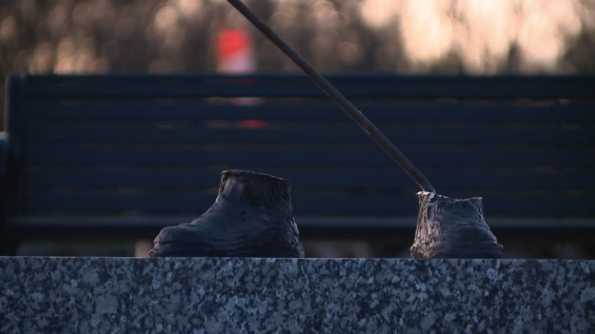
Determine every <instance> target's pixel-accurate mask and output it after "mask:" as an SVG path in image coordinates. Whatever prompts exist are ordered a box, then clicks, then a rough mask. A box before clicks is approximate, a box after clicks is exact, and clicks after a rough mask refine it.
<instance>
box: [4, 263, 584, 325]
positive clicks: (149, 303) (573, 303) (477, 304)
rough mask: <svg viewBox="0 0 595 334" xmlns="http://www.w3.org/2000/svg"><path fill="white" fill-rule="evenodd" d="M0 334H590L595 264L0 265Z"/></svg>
mask: <svg viewBox="0 0 595 334" xmlns="http://www.w3.org/2000/svg"><path fill="white" fill-rule="evenodd" d="M0 282H1V283H0V284H1V287H0V333H36V332H39V333H53V332H75V333H93V332H99V333H221V332H228V333H237V332H250V333H317V332H320V333H350V332H353V333H362V332H368V333H395V332H398V333H401V332H404V333H428V332H431V331H432V330H434V331H436V332H469V333H477V332H493V333H521V332H572V333H589V332H590V333H593V332H595V261H554V260H433V261H426V262H420V261H415V260H405V259H361V260H357V259H356V260H340V259H302V260H296V259H250V258H246V259H238V258H231V259H230V258H193V259H190V258H160V259H134V258H44V257H4V258H2V257H0Z"/></svg>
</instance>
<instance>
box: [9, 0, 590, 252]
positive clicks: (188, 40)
mask: <svg viewBox="0 0 595 334" xmlns="http://www.w3.org/2000/svg"><path fill="white" fill-rule="evenodd" d="M245 2H246V3H247V4H248V5H249V7H251V8H252V9H253V10H254V11H255V13H256V14H257V15H258V16H259V17H260V18H263V19H264V20H265V21H266V22H268V23H269V24H270V25H271V26H273V27H274V29H275V30H276V31H278V32H279V33H280V34H281V35H282V36H283V37H284V38H285V39H286V40H287V41H288V42H289V43H290V44H291V45H292V46H294V47H295V48H296V49H297V50H298V51H299V52H300V53H301V54H302V55H303V56H305V58H307V59H308V60H309V61H310V62H311V63H312V64H313V65H314V66H315V67H316V68H317V69H319V70H321V71H323V72H325V73H380V72H384V73H402V74H466V75H502V74H527V75H532V74H544V73H545V74H573V75H585V74H595V0H564V1H557V0H555V1H550V0H541V1H540V0H467V1H465V0H250V1H249V0H246V1H245ZM15 72H26V73H35V74H41V73H57V74H67V73H68V74H73V73H77V74H86V73H94V74H105V73H110V74H116V73H174V74H175V73H195V74H197V73H213V72H226V73H246V72H260V73H262V72H265V73H278V72H297V69H296V68H295V67H294V66H293V65H292V64H291V62H290V61H289V60H288V59H287V58H286V57H285V56H283V55H282V54H281V53H280V52H279V51H277V50H276V49H275V48H274V47H273V45H272V44H270V43H269V42H267V41H266V40H264V38H263V37H261V36H260V35H259V34H258V33H256V32H255V31H254V30H253V29H251V28H250V27H249V26H248V24H247V22H246V21H245V20H244V19H243V18H242V17H240V16H239V14H237V13H236V12H235V11H234V10H233V9H232V8H231V7H230V6H229V5H228V4H227V3H226V2H225V1H223V0H219V1H217V0H171V1H162V0H136V1H120V0H77V1H74V0H56V1H36V0H19V1H7V0H3V1H0V75H1V76H2V77H3V78H5V77H6V76H7V75H8V74H9V73H15ZM3 84H4V83H2V85H3ZM0 92H1V93H0V100H1V101H0V102H2V103H0V105H2V106H3V105H4V103H3V100H4V95H3V94H4V87H0ZM1 112H3V110H2V111H1ZM0 122H2V123H0V130H2V129H3V127H4V123H3V122H4V117H3V115H2V117H0ZM308 242H309V244H307V247H308V248H309V249H310V250H311V253H310V255H312V256H376V255H383V254H379V253H378V252H376V250H375V249H377V247H375V246H374V245H370V244H368V243H366V242H363V241H357V242H356V241H348V242H346V241H308ZM149 245H150V243H148V242H136V243H134V242H128V243H118V244H110V246H109V247H105V244H103V243H100V242H99V241H98V243H97V244H93V243H91V244H90V243H84V244H80V245H76V244H68V245H64V244H55V243H36V244H30V245H25V246H24V247H23V248H22V250H21V253H22V254H62V255H65V254H74V255H77V254H95V255H133V254H135V252H136V253H137V254H142V253H143V252H144V251H145V250H146V248H147V247H149ZM556 247H557V248H555V249H554V250H550V253H548V254H545V255H547V256H562V257H564V256H566V257H581V256H583V255H584V254H583V253H581V252H582V251H581V250H580V249H577V248H576V247H575V248H573V245H557V246H556ZM135 249H136V250H135ZM402 251H404V250H402ZM536 252H537V253H538V254H537V255H539V254H541V255H543V253H539V252H538V251H536ZM552 252H553V253H552Z"/></svg>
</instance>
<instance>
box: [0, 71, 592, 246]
mask: <svg viewBox="0 0 595 334" xmlns="http://www.w3.org/2000/svg"><path fill="white" fill-rule="evenodd" d="M331 80H332V81H333V82H334V83H335V84H336V85H337V86H338V87H339V89H341V90H342V91H343V92H344V93H345V94H346V95H347V96H348V97H350V98H351V99H352V100H353V101H354V102H355V103H356V104H357V105H358V106H360V107H361V109H362V110H363V111H364V112H365V113H366V114H367V115H368V116H369V118H370V119H371V120H372V121H374V122H376V123H377V125H378V126H379V127H380V128H381V129H382V130H383V131H385V132H386V134H387V135H388V137H390V138H391V139H392V140H393V141H394V142H395V143H396V144H397V145H398V146H399V147H400V148H401V149H402V150H403V151H404V152H405V153H406V154H407V155H408V156H409V157H410V158H411V160H412V161H414V162H415V163H416V164H418V165H419V167H420V168H421V169H422V170H423V171H424V173H425V174H426V175H427V176H428V177H429V179H430V180H431V181H432V182H433V183H434V185H435V186H436V187H437V189H438V191H439V192H440V193H442V194H445V195H449V196H455V197H468V196H478V195H479V196H483V197H484V207H485V213H486V216H487V218H488V222H489V223H490V225H492V227H493V228H494V230H495V231H496V233H497V234H499V236H500V234H502V233H507V232H511V233H522V232H523V231H525V232H529V233H538V234H539V233H546V232H547V233H550V234H551V235H553V236H554V237H558V236H560V235H561V234H564V233H571V234H573V235H576V236H585V235H586V234H585V233H587V232H591V231H593V227H595V190H594V188H593V185H594V184H595V182H593V181H594V177H593V176H594V173H593V168H594V167H595V166H594V165H595V159H594V156H595V140H594V130H595V126H594V125H595V123H594V122H595V98H594V94H593V93H594V92H595V90H594V89H593V87H595V78H590V77H482V78H472V77H399V76H337V77H331ZM7 87H8V88H7V99H8V104H7V108H6V113H7V116H8V118H7V124H8V130H7V135H5V136H4V137H3V138H0V161H1V162H2V164H0V175H2V174H5V175H6V178H5V180H4V181H3V183H2V186H1V189H0V190H1V196H2V199H3V203H4V212H3V214H2V215H1V216H0V219H2V220H3V225H4V238H6V240H10V241H11V242H12V243H14V242H17V241H18V240H22V239H23V238H32V237H44V238H45V237H48V238H53V237H57V236H62V237H66V238H78V237H82V236H97V235H98V234H101V233H103V234H107V235H109V236H112V237H131V236H144V237H152V236H153V235H154V234H155V233H156V231H157V230H158V229H159V228H161V227H162V226H164V225H166V224H175V223H179V222H184V221H187V220H188V219H190V218H191V217H194V216H197V215H199V214H200V213H202V212H203V211H204V210H205V209H206V208H208V207H209V206H210V204H211V203H212V201H213V200H214V198H215V194H216V187H217V182H218V178H219V172H220V171H221V170H223V169H227V168H244V169H254V170H259V171H265V172H268V173H271V174H274V175H277V176H282V177H285V178H288V179H289V180H290V182H291V183H292V185H293V196H294V198H293V204H294V210H295V215H296V220H297V222H298V224H299V225H300V227H301V229H302V231H303V233H304V234H305V235H306V236H317V235H349V236H363V235H365V234H369V233H379V234H382V235H385V234H386V233H389V232H394V233H395V234H401V235H405V236H406V238H407V240H411V238H412V235H413V234H412V231H413V227H414V224H415V215H416V214H417V207H416V206H417V202H416V198H415V193H416V188H415V186H414V185H413V184H412V182H411V181H410V180H409V179H407V178H406V177H405V176H404V174H403V172H402V171H401V170H400V169H399V168H398V167H397V166H396V165H394V164H393V163H392V162H391V161H389V160H388V159H387V158H385V157H384V155H383V154H382V153H380V152H379V150H378V149H376V148H375V146H373V145H372V143H371V142H370V141H369V139H368V138H367V137H366V136H365V135H364V134H363V133H361V131H360V130H359V129H358V128H357V127H356V126H355V125H354V124H353V123H352V122H351V121H350V120H348V119H346V118H345V117H344V116H343V115H342V114H341V113H340V112H339V111H338V110H336V107H335V106H334V105H333V104H332V103H331V102H329V101H328V100H326V99H324V98H322V96H321V94H320V93H319V92H318V91H317V90H316V89H315V88H314V87H313V85H312V84H311V83H310V82H309V81H308V80H307V79H306V78H304V77H301V76H286V75H285V76H282V75H279V76H265V75H257V76H239V77H237V76H236V77H234V76H214V75H212V76H12V77H10V78H9V80H8V85H7ZM239 97H243V98H245V97H250V98H252V99H238V98H239ZM403 232H407V233H403ZM591 236H592V235H591ZM7 244H10V243H9V242H8V241H7Z"/></svg>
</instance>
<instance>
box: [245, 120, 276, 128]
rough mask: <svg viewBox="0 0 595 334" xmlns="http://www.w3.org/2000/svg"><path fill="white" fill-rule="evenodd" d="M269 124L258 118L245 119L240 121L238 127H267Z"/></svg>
mask: <svg viewBox="0 0 595 334" xmlns="http://www.w3.org/2000/svg"><path fill="white" fill-rule="evenodd" d="M268 127H269V124H268V123H267V122H265V121H261V120H258V119H245V120H242V121H240V128H243V129H264V128H268Z"/></svg>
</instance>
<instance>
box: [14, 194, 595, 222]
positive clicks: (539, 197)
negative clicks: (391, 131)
mask: <svg viewBox="0 0 595 334" xmlns="http://www.w3.org/2000/svg"><path fill="white" fill-rule="evenodd" d="M449 195H450V196H453V197H461V196H458V195H459V193H457V192H453V193H449ZM481 195H482V196H483V197H484V205H485V210H486V212H487V213H486V214H487V216H488V217H490V215H492V214H493V215H495V216H512V217H527V216H533V217H540V216H541V217H560V216H572V217H577V216H578V217H580V216H589V215H591V216H592V215H594V214H595V206H593V205H592V203H593V201H595V193H594V192H593V191H592V190H590V191H584V192H581V193H576V194H564V193H561V192H559V191H543V192H532V193H520V192H518V193H515V192H509V193H502V192H497V191H496V192H492V191H488V190H485V191H484V192H483V193H482V194H481ZM164 198H167V199H168V200H167V201H164V200H163V199H164ZM214 199H215V195H214V194H210V193H208V192H206V191H203V192H191V191H189V192H178V191H159V192H158V191H151V192H144V193H118V192H110V191H103V192H55V193H33V194H28V195H27V196H26V197H25V198H24V201H23V207H22V209H23V210H26V211H25V212H27V213H28V214H31V215H40V214H44V213H45V214H48V215H52V214H63V213H67V214H80V215H84V214H90V215H99V216H101V215H110V214H113V212H114V211H121V212H127V213H134V214H141V213H148V214H150V213H153V214H169V215H180V214H189V215H198V214H200V213H202V212H204V210H206V209H207V208H208V207H209V206H210V205H211V203H212V202H213V200H214ZM293 204H294V210H295V213H296V214H298V215H317V216H321V215H322V216H344V215H347V216H348V215H360V216H362V215H363V216H392V215H396V216H403V215H411V213H412V212H416V210H417V202H416V199H415V194H414V193H411V194H408V195H407V196H404V195H402V194H401V195H399V194H397V195H394V196H391V195H390V194H376V195H373V194H366V193H364V194H354V193H345V192H340V193H339V192H320V193H315V194H314V193H305V194H304V193H294V196H293Z"/></svg>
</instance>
